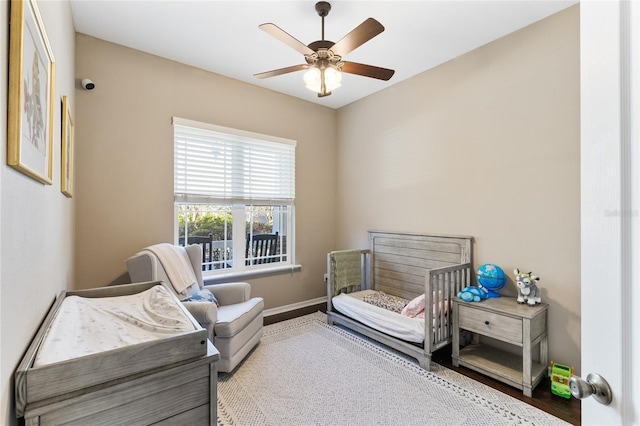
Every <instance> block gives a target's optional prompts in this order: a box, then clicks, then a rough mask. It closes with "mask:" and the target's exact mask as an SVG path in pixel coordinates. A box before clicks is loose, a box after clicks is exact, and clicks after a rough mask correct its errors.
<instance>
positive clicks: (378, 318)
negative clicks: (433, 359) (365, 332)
mask: <svg viewBox="0 0 640 426" xmlns="http://www.w3.org/2000/svg"><path fill="white" fill-rule="evenodd" d="M374 293H375V290H363V291H356V292H354V293H348V294H346V293H343V294H340V295H338V296H336V297H333V298H331V302H332V304H333V307H334V308H335V309H336V310H337V311H338V312H340V313H342V314H344V315H346V316H348V317H350V318H352V319H354V320H356V321H359V322H361V323H363V324H365V325H367V326H369V327H371V328H373V329H376V330H378V331H380V332H382V333H385V334H388V335H390V336H393V337H397V338H398V339H402V340H406V341H408V342H413V343H423V342H424V334H425V333H424V325H425V320H424V318H409V317H407V316H405V315H401V314H398V313H396V312H392V311H389V310H387V309H384V308H380V307H378V306H375V305H372V304H370V303H367V302H364V301H363V299H364V297H365V296H366V295H367V294H374Z"/></svg>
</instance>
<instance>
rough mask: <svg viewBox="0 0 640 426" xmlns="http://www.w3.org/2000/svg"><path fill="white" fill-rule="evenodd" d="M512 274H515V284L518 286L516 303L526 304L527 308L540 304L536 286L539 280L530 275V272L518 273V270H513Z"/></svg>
mask: <svg viewBox="0 0 640 426" xmlns="http://www.w3.org/2000/svg"><path fill="white" fill-rule="evenodd" d="M513 273H514V274H516V284H517V285H518V300H517V301H518V303H519V304H523V303H525V302H526V303H527V304H528V305H529V306H535V305H536V304H538V303H540V289H539V288H538V285H537V281H540V278H539V277H536V276H535V275H531V272H528V273H525V272H520V270H518V268H516V269H514V270H513Z"/></svg>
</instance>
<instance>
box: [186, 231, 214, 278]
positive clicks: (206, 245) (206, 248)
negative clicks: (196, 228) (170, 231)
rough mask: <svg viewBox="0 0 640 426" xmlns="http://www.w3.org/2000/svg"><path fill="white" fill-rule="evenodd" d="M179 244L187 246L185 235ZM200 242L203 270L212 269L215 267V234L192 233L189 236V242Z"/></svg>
mask: <svg viewBox="0 0 640 426" xmlns="http://www.w3.org/2000/svg"><path fill="white" fill-rule="evenodd" d="M178 244H179V245H181V246H185V243H184V237H180V239H179V241H178ZM191 244H200V245H201V246H202V270H203V271H207V270H209V271H210V270H212V269H213V234H209V236H206V237H205V236H202V235H190V236H189V238H188V244H186V245H191Z"/></svg>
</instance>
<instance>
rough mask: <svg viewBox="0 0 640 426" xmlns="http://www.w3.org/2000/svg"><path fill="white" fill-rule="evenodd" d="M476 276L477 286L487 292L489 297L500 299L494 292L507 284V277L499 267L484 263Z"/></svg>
mask: <svg viewBox="0 0 640 426" xmlns="http://www.w3.org/2000/svg"><path fill="white" fill-rule="evenodd" d="M476 276H477V278H478V284H479V285H480V286H481V287H484V288H485V289H486V290H487V292H488V293H489V297H500V295H499V294H498V293H496V292H497V291H498V290H500V289H502V288H503V287H504V286H505V284H506V283H507V276H506V275H505V273H504V271H503V270H502V268H501V267H499V266H498V265H494V264H492V263H485V264H484V265H482V266H480V267H479V268H478V272H476Z"/></svg>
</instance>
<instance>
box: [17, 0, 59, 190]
mask: <svg viewBox="0 0 640 426" xmlns="http://www.w3.org/2000/svg"><path fill="white" fill-rule="evenodd" d="M10 19H11V21H10V34H9V104H8V123H7V124H8V126H7V127H8V132H7V136H8V138H7V164H8V165H9V166H11V167H13V168H15V169H17V170H19V171H21V172H22V173H24V174H26V175H27V176H30V177H32V178H33V179H35V180H37V181H39V182H42V183H44V184H49V185H50V184H51V183H52V180H53V115H54V102H53V94H54V85H55V62H54V60H53V53H52V51H51V46H50V45H49V40H48V38H47V33H46V32H45V28H44V24H43V22H42V17H41V16H40V12H39V10H38V5H37V3H36V2H35V0H11V18H10Z"/></svg>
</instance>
